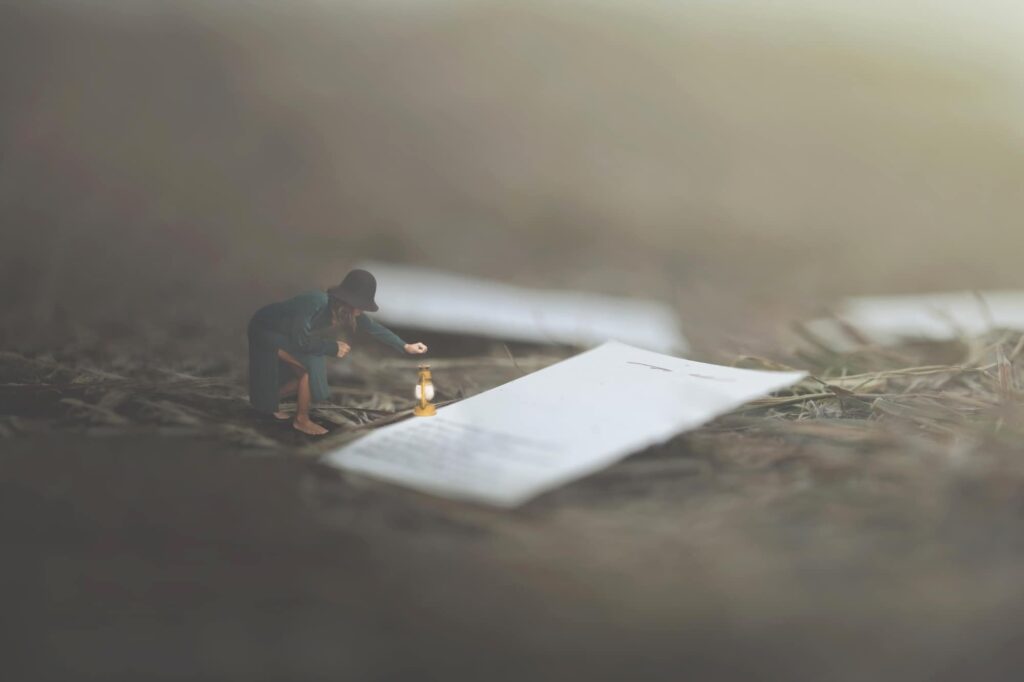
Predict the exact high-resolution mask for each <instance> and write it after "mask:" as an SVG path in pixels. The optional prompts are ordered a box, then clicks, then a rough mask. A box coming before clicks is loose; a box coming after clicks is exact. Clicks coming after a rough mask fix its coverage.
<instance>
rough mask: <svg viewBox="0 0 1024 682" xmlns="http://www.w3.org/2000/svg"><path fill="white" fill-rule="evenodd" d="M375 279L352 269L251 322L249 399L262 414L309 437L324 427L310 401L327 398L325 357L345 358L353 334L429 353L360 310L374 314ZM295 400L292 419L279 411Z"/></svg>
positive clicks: (274, 306) (274, 305)
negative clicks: (314, 415) (315, 418)
mask: <svg viewBox="0 0 1024 682" xmlns="http://www.w3.org/2000/svg"><path fill="white" fill-rule="evenodd" d="M376 293H377V280H376V279H375V278H374V276H373V275H372V274H370V273H369V272H367V271H366V270H352V271H351V272H349V273H348V274H347V275H345V279H344V280H342V282H341V284H339V285H337V286H335V287H331V288H330V289H328V290H327V291H326V292H323V291H310V292H306V293H303V294H299V295H298V296H295V297H294V298H291V299H289V300H287V301H282V302H279V303H271V304H270V305H266V306H264V307H262V308H260V309H259V310H257V311H256V313H255V314H254V315H253V316H252V319H251V320H250V321H249V400H250V402H251V403H252V406H253V407H254V408H256V409H257V410H259V411H260V412H263V413H266V414H273V416H274V417H275V418H277V419H280V420H287V419H292V426H294V427H295V428H296V429H298V430H299V431H301V432H302V433H306V434H309V435H311V436H322V435H323V434H325V433H327V429H325V428H324V427H322V426H320V425H319V424H317V423H315V422H314V421H312V420H311V419H310V418H309V407H310V405H311V404H312V402H313V401H318V400H326V399H327V397H328V396H329V395H330V393H329V389H328V386H327V366H326V362H325V358H326V357H328V356H334V357H339V358H341V357H345V356H346V355H347V354H348V352H349V351H350V350H351V346H350V345H349V343H348V341H346V340H345V339H348V340H351V339H352V338H353V336H354V335H355V332H356V331H357V330H359V331H364V332H366V333H368V334H369V335H370V336H372V337H373V338H375V339H377V340H378V341H380V342H381V343H384V344H385V345H388V346H391V347H392V348H394V349H396V350H399V351H403V352H405V353H409V354H412V355H419V354H422V353H426V352H427V347H426V346H425V345H424V344H422V343H418V342H417V343H406V342H405V341H403V340H402V339H401V338H399V336H398V335H397V334H395V333H394V332H392V331H391V330H390V329H388V328H387V327H385V326H384V325H382V324H380V323H379V322H376V321H375V320H373V319H372V318H370V317H369V316H367V315H365V314H364V311H370V312H375V311H376V310H378V307H377V303H376V302H375V301H374V296H375V295H376ZM293 394H294V395H295V396H296V404H297V409H296V413H295V417H294V418H292V417H291V416H290V415H288V414H286V413H285V412H281V411H278V403H279V401H280V399H281V398H283V397H286V396H290V395H293Z"/></svg>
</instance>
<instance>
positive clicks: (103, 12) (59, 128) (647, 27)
mask: <svg viewBox="0 0 1024 682" xmlns="http://www.w3.org/2000/svg"><path fill="white" fill-rule="evenodd" d="M0 13H2V14H0V32H2V35H0V51H2V52H0V70H2V71H0V74H2V76H0V78H2V80H3V83H4V87H3V92H4V102H3V107H2V110H0V148H2V149H3V155H2V159H0V164H2V165H0V207H2V208H0V210H2V217H3V223H2V224H3V227H2V229H3V244H4V248H3V249H2V251H0V259H2V263H0V273H2V277H3V285H4V286H5V289H6V290H7V291H9V292H15V291H16V292H19V293H18V295H13V296H12V295H9V296H5V297H3V298H4V302H3V306H4V307H5V308H8V309H12V308H17V309H19V311H22V312H24V311H27V312H28V313H29V317H28V318H25V317H24V316H23V315H21V314H19V317H18V319H19V320H24V319H29V320H31V322H32V324H33V325H35V327H36V328H37V331H38V328H45V327H46V326H47V325H48V324H50V323H51V322H52V320H53V319H55V318H60V319H68V318H69V317H70V318H72V319H78V318H81V319H85V320H96V319H100V320H102V319H106V318H109V317H115V318H121V317H123V315H124V313H125V311H126V310H129V309H130V310H133V311H141V310H146V311H147V316H161V315H166V314H171V311H173V314H175V315H182V314H198V312H199V310H200V309H203V308H209V309H210V310H211V311H213V312H212V313H211V314H213V315H218V316H220V317H221V318H225V319H227V320H229V321H230V322H231V324H233V325H241V324H242V323H243V322H244V320H245V318H246V317H247V315H248V314H249V313H250V312H251V310H252V309H253V308H254V307H255V305H257V304H258V303H259V302H261V301H262V300H263V299H264V298H266V297H267V296H274V295H280V294H282V293H284V292H290V291H292V290H294V289H295V288H296V287H298V288H300V289H301V288H309V287H312V286H322V285H328V284H331V283H333V282H335V281H336V280H337V279H339V278H340V276H341V275H342V274H343V272H344V271H345V269H346V268H347V267H348V266H349V265H350V264H352V263H353V262H356V261H358V260H362V259H364V258H367V257H369V258H374V259H381V260H391V261H398V262H407V263H415V264H420V265H427V266H437V267H442V268H450V269H454V270H457V271H460V272H465V273H468V274H474V275H484V276H491V277H495V278H499V279H505V280H509V281H517V282H528V283H534V284H540V285H559V286H573V287H578V288H584V289H589V290H595V291H605V292H609V293H624V294H643V295H648V296H653V297H657V298H662V299H666V300H670V301H674V302H676V303H678V305H679V306H680V308H681V310H682V311H683V313H684V324H685V325H686V327H687V329H686V331H687V333H688V334H695V335H696V336H697V337H698V341H699V340H700V338H701V337H702V335H703V336H704V337H707V336H708V335H709V333H708V332H705V331H703V330H704V329H705V328H707V327H708V326H709V323H710V327H711V328H714V329H715V332H714V333H710V334H711V335H712V336H714V335H715V334H718V335H719V336H721V335H722V334H723V333H725V332H728V331H729V329H730V325H734V326H735V325H737V324H739V323H737V322H736V317H737V311H744V313H746V314H749V315H762V316H763V315H765V314H766V312H765V311H770V313H771V314H773V315H774V314H776V313H778V314H784V315H788V314H794V313H795V312H797V311H801V310H803V309H804V308H806V307H807V306H813V305H817V304H819V303H821V302H823V301H824V302H827V301H830V300H832V299H833V298H834V297H836V296H838V295H841V294H846V293H887V292H907V291H918V290H931V289H949V288H957V287H1015V286H1020V285H1021V284H1022V282H1021V278H1020V274H1019V257H1018V255H1019V253H1020V249H1021V247H1022V246H1024V231H1022V230H1021V229H1019V216H1020V214H1021V210H1020V209H1021V204H1022V203H1024V193H1022V191H1021V189H1022V188H1021V183H1022V180H1024V155H1022V154H1021V150H1022V145H1024V132H1022V128H1021V123H1020V122H1021V121H1022V120H1024V116H1022V114H1024V93H1022V88H1021V78H1022V75H1024V64H1022V58H1021V56H1020V51H1019V49H1018V48H1019V42H1020V39H1021V38H1022V35H1021V34H1022V33H1024V16H1022V15H1024V9H1022V7H1021V6H1020V5H1019V3H1014V2H1010V1H1009V0H982V1H980V2H974V3H970V4H969V5H965V4H963V3H955V2H934V3H927V4H922V3H911V2H882V1H880V0H878V1H871V2H863V1H858V2H854V1H852V0H851V1H843V2H829V3H817V2H811V1H810V0H783V1H780V2H772V3H764V2H754V1H753V0H751V1H749V2H747V1H743V0H732V1H730V2H711V1H710V0H696V1H690V2H670V1H668V0H665V1H663V2H662V1H657V0H649V1H644V2H613V1H599V2H583V1H573V2H548V1H542V0H526V1H523V2H515V3H507V2H486V1H479V2H457V1H454V0H453V1H441V0H429V1H424V2H403V1H399V0H387V1H369V0H367V1H365V2H359V1H356V2H352V1H346V0H332V1H326V0H318V1H313V0H296V1H292V2H288V3H277V2H259V1H242V0H217V1H213V0H202V1H201V0H179V1H176V2H161V1H159V0H132V1H131V2H128V1H127V0H123V1H118V0H92V1H90V2H77V1H74V2H73V1H71V0H33V1H32V2H12V1H11V0H4V1H3V2H0ZM730 308H731V309H730ZM182 309H183V310H182ZM725 309H730V310H729V312H727V313H725V312H723V310H725ZM746 314H743V315H740V317H746ZM22 326H23V325H19V327H22ZM239 328H240V327H239ZM6 331H7V332H8V335H10V334H11V333H12V332H11V331H10V329H8V330H6ZM9 341H10V339H9Z"/></svg>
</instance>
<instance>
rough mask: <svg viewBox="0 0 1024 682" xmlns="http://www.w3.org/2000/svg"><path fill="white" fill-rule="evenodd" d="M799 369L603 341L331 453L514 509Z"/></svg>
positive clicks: (360, 468)
mask: <svg viewBox="0 0 1024 682" xmlns="http://www.w3.org/2000/svg"><path fill="white" fill-rule="evenodd" d="M803 377H804V373H802V372H761V371H754V370H745V369H735V368H731V367H720V366H718V365H707V364H701V363H698V362H690V361H689V360H681V359H679V358H674V357H669V356H666V355H660V354H658V353H653V352H650V351H645V350H641V349H638V348H634V347H631V346H627V345H625V344H622V343H617V342H608V343H606V344H604V345H602V346H600V347H598V348H595V349H593V350H590V351H587V352H584V353H582V354H580V355H577V356H575V357H573V358H570V359H568V360H565V361H563V362H559V363H557V364H555V365H552V366H550V367H547V368H545V369H542V370H540V371H537V372H534V373H533V374H529V375H527V376H525V377H523V378H521V379H517V380H515V381H512V382H510V383H508V384H505V385H503V386H499V387H497V388H494V389H491V390H489V391H486V392H484V393H481V394H479V395H477V396H474V397H472V398H469V399H467V400H463V401H462V402H459V403H456V404H454V405H450V406H448V407H443V408H441V409H440V410H439V411H438V415H437V416H436V417H425V418H413V419H410V420H407V421H404V422H399V423H397V424H394V425H392V426H386V427H383V428H381V429H378V430H376V431H374V432H372V433H370V434H369V435H368V436H366V437H364V438H362V439H361V440H358V441H356V442H354V443H352V444H350V445H347V446H345V447H343V448H341V449H339V450H337V451H335V452H333V453H330V454H329V455H327V456H326V461H327V462H328V463H330V464H333V465H336V466H338V467H341V468H343V469H347V470H349V471H354V472H358V473H360V474H366V475H369V476H373V477H376V478H380V479H383V480H386V481H390V482H393V483H397V484H400V485H405V486H409V487H411V488H416V489H418V490H422V491H425V492H428V493H433V494H436V495H442V496H445V497H451V498H455V499H464V500H472V501H475V502H481V503H484V504H490V505H494V506H499V507H514V506H516V505H519V504H521V503H523V502H525V501H526V500H528V499H530V498H531V497H534V496H535V495H538V494H539V493H541V492H543V491H545V490H549V489H551V488H554V487H557V486H559V485H562V484H564V483H566V482H568V481H571V480H573V479H576V478H579V477H581V476H585V475H587V474H589V473H591V472H594V471H597V470H599V469H601V468H603V467H606V466H608V465H609V464H611V463H613V462H615V461H617V460H619V459H621V458H623V457H625V456H627V455H629V454H632V453H634V452H638V451H640V450H643V449H644V448H646V447H648V446H650V445H655V444H657V443H662V442H664V441H666V440H668V439H670V438H672V437H673V436H675V435H677V434H679V433H681V432H683V431H686V430H688V429H692V428H695V427H697V426H700V425H701V424H704V423H705V422H707V421H709V420H711V419H713V418H714V417H716V416H718V415H721V414H724V413H726V412H729V411H731V410H733V409H735V408H736V407H739V406H740V405H742V404H743V403H745V402H747V401H749V400H751V399H753V398H757V397H761V396H764V395H766V394H768V393H771V392H772V391H775V390H778V389H781V388H784V387H786V386H790V385H792V384H794V383H796V382H798V381H800V379H802V378H803ZM435 379H436V380H438V381H443V380H444V379H443V377H435Z"/></svg>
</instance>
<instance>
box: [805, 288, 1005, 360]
mask: <svg viewBox="0 0 1024 682" xmlns="http://www.w3.org/2000/svg"><path fill="white" fill-rule="evenodd" d="M838 316H839V317H840V318H842V319H843V320H845V321H846V322H849V323H850V324H851V325H852V326H853V327H854V328H855V329H856V330H857V331H858V332H859V333H861V334H862V335H863V336H864V337H866V338H867V339H868V340H869V341H872V342H874V343H877V344H880V345H893V344H896V343H899V342H900V341H905V340H909V339H923V340H931V341H947V340H951V339H955V338H957V337H959V336H963V335H966V336H978V335H981V334H985V333H986V332H989V331H992V330H993V329H1012V330H1017V331H1024V292H1022V291H982V292H970V291H963V292H951V293H941V294H923V295H916V296H873V297H858V298H850V299H847V300H846V301H844V303H843V305H842V307H841V308H840V310H839V313H838ZM808 328H809V329H810V330H811V331H812V332H813V333H815V334H817V335H818V336H819V337H821V338H822V339H824V340H826V341H827V342H828V343H829V344H830V345H831V346H833V347H834V348H835V349H836V350H849V349H852V348H854V347H856V345H857V344H856V342H855V341H854V340H853V339H851V338H850V336H849V335H848V334H846V333H845V332H843V331H842V329H841V327H840V325H838V324H837V323H836V321H835V320H831V319H821V320H812V321H811V322H810V323H809V324H808Z"/></svg>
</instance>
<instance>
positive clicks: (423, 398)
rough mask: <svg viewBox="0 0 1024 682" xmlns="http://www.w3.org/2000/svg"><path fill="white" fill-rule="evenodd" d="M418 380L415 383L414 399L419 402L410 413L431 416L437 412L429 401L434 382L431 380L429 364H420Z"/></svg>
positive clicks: (418, 415) (432, 396)
mask: <svg viewBox="0 0 1024 682" xmlns="http://www.w3.org/2000/svg"><path fill="white" fill-rule="evenodd" d="M419 370H420V380H419V383H417V384H416V400H419V401H420V403H419V405H417V406H416V407H414V408H413V410H412V413H413V414H414V415H416V416H417V417H433V416H434V415H435V414H437V408H436V407H434V406H433V405H432V404H431V403H430V401H431V400H433V399H434V382H433V381H431V376H430V365H420V367H419Z"/></svg>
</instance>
